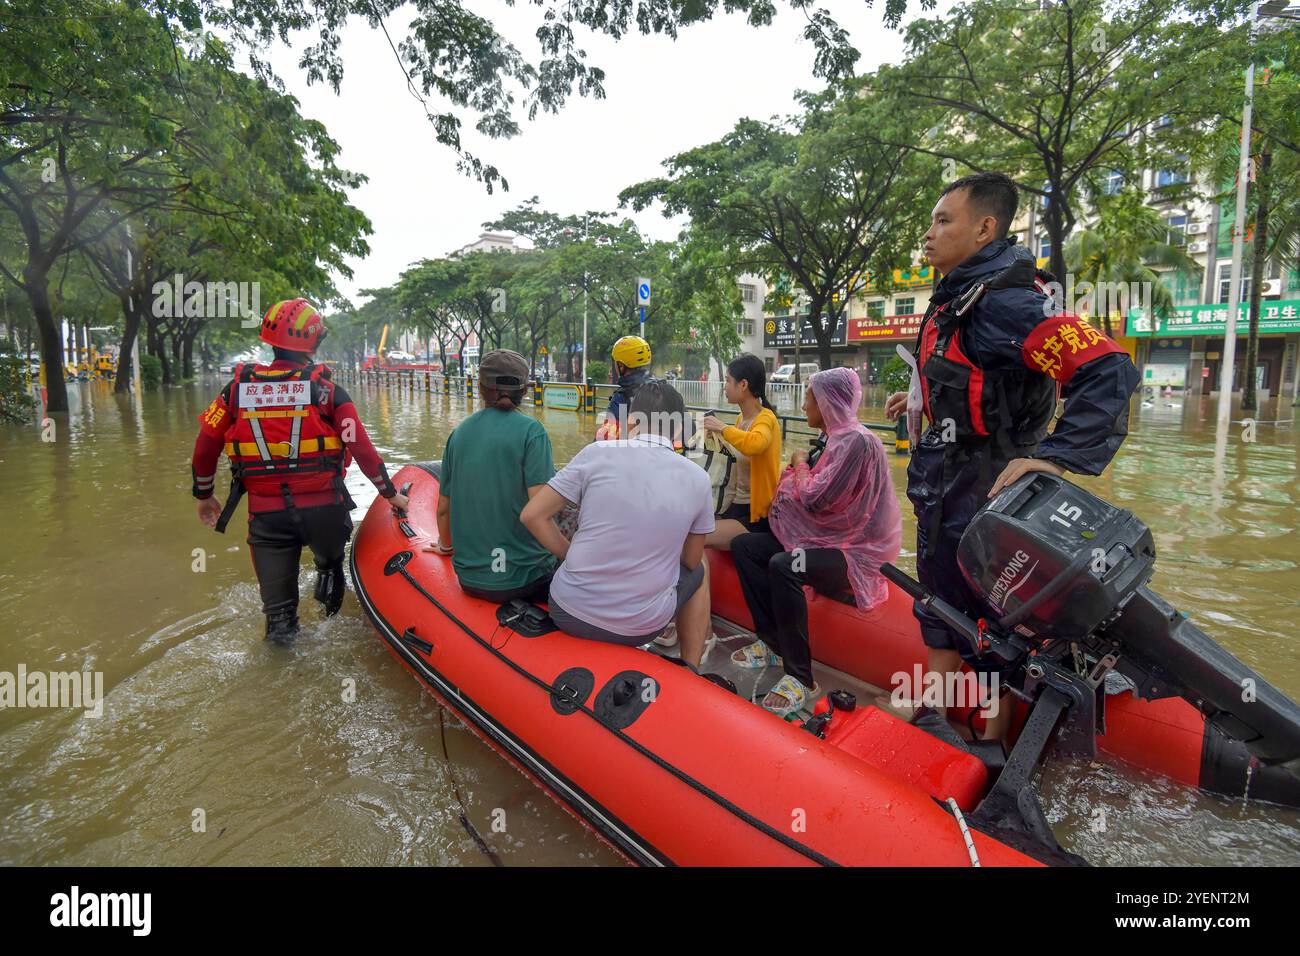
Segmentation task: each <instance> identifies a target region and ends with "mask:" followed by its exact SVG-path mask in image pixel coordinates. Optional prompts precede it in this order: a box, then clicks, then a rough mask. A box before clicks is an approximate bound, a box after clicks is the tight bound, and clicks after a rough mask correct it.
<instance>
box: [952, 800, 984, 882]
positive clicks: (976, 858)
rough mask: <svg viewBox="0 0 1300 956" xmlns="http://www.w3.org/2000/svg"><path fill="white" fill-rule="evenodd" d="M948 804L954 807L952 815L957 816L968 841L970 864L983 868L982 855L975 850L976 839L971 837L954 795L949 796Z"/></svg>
mask: <svg viewBox="0 0 1300 956" xmlns="http://www.w3.org/2000/svg"><path fill="white" fill-rule="evenodd" d="M948 806H950V807H952V815H953V816H954V817H956V818H957V826H958V828H959V829H960V830H961V838H962V839H963V840H965V841H966V853H967V854H968V855H969V856H970V865H971V866H979V867H981V868H982V864H981V863H980V855H979V853H977V852H976V850H975V841H974V839H972V838H971V835H970V828H969V827H967V826H966V818H965V817H964V816H962V813H961V807H959V806H957V801H956V800H955V799H953V798H952V797H949V798H948Z"/></svg>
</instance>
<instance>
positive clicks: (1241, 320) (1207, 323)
mask: <svg viewBox="0 0 1300 956" xmlns="http://www.w3.org/2000/svg"><path fill="white" fill-rule="evenodd" d="M1246 317H1247V311H1246V303H1244V302H1243V303H1242V304H1241V305H1240V306H1239V307H1238V308H1237V331H1238V332H1245V331H1246V328H1247V325H1246V321H1247V319H1246ZM1127 324H1128V334H1129V335H1148V336H1163V335H1222V334H1223V333H1224V332H1225V331H1226V330H1227V326H1228V307H1227V305H1183V306H1179V307H1178V308H1176V309H1174V310H1173V312H1171V313H1170V314H1169V315H1168V317H1165V318H1160V317H1157V319H1156V322H1155V328H1154V330H1153V329H1152V322H1151V316H1150V315H1148V314H1147V313H1146V310H1145V309H1129V310H1128V323H1127ZM1259 331H1260V332H1261V333H1268V332H1300V299H1283V300H1281V301H1279V300H1277V299H1265V300H1263V301H1262V302H1260V304H1259Z"/></svg>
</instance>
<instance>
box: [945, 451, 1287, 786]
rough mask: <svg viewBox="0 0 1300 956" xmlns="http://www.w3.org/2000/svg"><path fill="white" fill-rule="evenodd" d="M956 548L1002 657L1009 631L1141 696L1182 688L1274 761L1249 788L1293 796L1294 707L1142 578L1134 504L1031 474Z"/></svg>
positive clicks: (1146, 544) (984, 513)
mask: <svg viewBox="0 0 1300 956" xmlns="http://www.w3.org/2000/svg"><path fill="white" fill-rule="evenodd" d="M957 559H958V564H959V565H960V567H961V571H962V574H963V575H964V577H965V579H966V582H967V584H968V585H969V587H970V588H971V589H972V591H973V592H974V594H975V595H977V596H978V597H979V598H981V599H982V600H983V602H984V604H985V605H986V606H987V608H988V611H989V613H990V615H991V617H990V619H989V620H988V622H987V623H986V624H984V626H983V627H981V628H980V629H979V633H981V634H987V635H988V636H989V637H990V638H991V639H992V641H993V642H995V643H996V642H997V641H998V640H999V636H1000V637H1001V638H1002V640H1003V642H1004V647H1003V648H1002V651H1003V654H1002V656H1004V657H1009V656H1010V653H1009V652H1008V651H1007V650H1006V647H1005V643H1006V641H1007V640H1008V639H1009V641H1010V643H1011V645H1012V646H1013V648H1014V649H1021V650H1030V649H1032V650H1035V651H1036V652H1037V653H1038V654H1039V655H1043V656H1044V657H1045V658H1047V659H1051V658H1055V659H1056V660H1058V661H1061V662H1069V661H1071V660H1073V661H1075V662H1076V667H1077V664H1078V663H1084V662H1086V666H1085V669H1092V670H1093V673H1096V671H1097V669H1098V666H1099V665H1100V669H1101V670H1102V671H1105V670H1109V669H1111V668H1113V669H1114V670H1116V671H1118V672H1119V673H1120V674H1122V675H1124V676H1125V677H1127V678H1128V679H1129V681H1131V682H1132V683H1133V685H1134V686H1135V688H1136V693H1137V694H1138V695H1139V696H1141V697H1143V698H1146V699H1152V700H1153V699H1159V698H1163V697H1172V696H1182V697H1184V698H1185V699H1186V700H1188V701H1189V702H1191V703H1192V704H1193V705H1194V706H1196V707H1197V708H1198V709H1200V710H1201V712H1202V713H1204V714H1205V716H1206V718H1207V720H1208V721H1209V722H1210V723H1211V724H1212V725H1213V726H1214V727H1216V728H1218V730H1220V731H1222V733H1223V734H1225V735H1226V736H1227V737H1230V738H1232V739H1233V740H1235V741H1240V742H1241V743H1242V744H1244V745H1245V747H1246V748H1247V749H1248V750H1249V752H1250V754H1253V755H1254V756H1255V757H1256V758H1257V759H1258V761H1259V763H1261V764H1263V765H1264V768H1263V769H1269V768H1276V769H1273V770H1272V773H1270V774H1268V775H1267V777H1268V779H1265V778H1264V777H1261V778H1259V779H1257V780H1256V782H1255V784H1254V785H1253V786H1252V788H1251V789H1252V792H1253V793H1254V794H1255V795H1256V796H1258V797H1261V798H1263V799H1279V800H1280V801H1281V802H1286V803H1296V802H1297V796H1296V794H1297V792H1300V790H1298V788H1297V780H1296V779H1295V778H1296V777H1300V707H1298V706H1297V705H1296V703H1295V702H1294V701H1292V700H1291V699H1289V698H1288V697H1287V696H1286V695H1284V694H1282V693H1281V692H1280V691H1278V690H1277V689H1276V688H1274V687H1273V686H1272V685H1270V684H1269V683H1268V682H1267V681H1265V680H1264V679H1263V678H1262V677H1260V676H1259V675H1258V674H1257V673H1256V672H1255V671H1253V670H1252V669H1251V668H1249V667H1247V666H1246V665H1245V664H1243V663H1242V662H1241V661H1239V660H1237V658H1235V657H1234V656H1233V655H1231V654H1229V653H1228V652H1227V651H1226V650H1224V649H1223V648H1222V647H1220V646H1219V645H1218V644H1216V643H1215V642H1214V641H1213V640H1212V639H1211V638H1210V637H1209V636H1208V635H1207V634H1206V633H1205V632H1204V631H1202V630H1201V629H1200V628H1198V627H1197V626H1196V625H1194V624H1192V622H1191V621H1190V620H1188V618H1187V616H1186V615H1184V614H1182V613H1180V612H1178V611H1177V610H1175V609H1174V608H1173V607H1171V606H1170V605H1169V604H1168V603H1167V602H1166V601H1164V600H1163V599H1162V598H1161V597H1160V596H1159V595H1157V594H1155V593H1154V592H1152V591H1151V590H1150V589H1148V588H1147V587H1146V584H1147V582H1148V581H1149V580H1150V579H1151V575H1152V573H1153V571H1154V568H1155V544H1154V542H1153V540H1152V537H1151V531H1150V529H1148V528H1147V526H1146V525H1145V524H1144V523H1143V522H1142V521H1140V520H1139V519H1138V518H1137V517H1135V516H1134V515H1133V513H1132V512H1130V511H1127V510H1125V509H1122V508H1116V507H1114V506H1113V505H1111V504H1109V503H1107V502H1105V501H1103V500H1102V499H1100V498H1098V497H1096V496H1095V495H1092V494H1089V493H1088V492H1086V491H1084V490H1083V489H1082V488H1079V487H1077V486H1075V485H1072V484H1070V483H1069V482H1068V481H1065V480H1064V479H1062V478H1058V477H1056V476H1053V475H1047V474H1043V473H1034V474H1032V475H1027V476H1025V477H1024V478H1022V479H1020V480H1019V481H1017V482H1016V483H1015V484H1013V485H1012V486H1010V487H1009V488H1007V489H1005V490H1004V491H1002V492H1001V493H1000V494H999V495H998V496H997V497H996V498H994V499H993V500H992V501H990V502H989V503H988V505H986V506H985V507H984V508H983V509H982V510H981V511H980V512H979V513H978V514H977V515H976V516H975V518H974V519H973V520H972V521H971V523H970V525H969V527H968V528H967V529H966V532H965V534H963V536H962V539H961V542H960V544H959V546H958V553H957ZM1103 676H1104V674H1103ZM1223 743H1225V744H1227V743H1231V742H1230V741H1223ZM1207 746H1208V743H1207ZM1227 757H1228V759H1231V755H1227ZM1241 757H1242V758H1246V755H1245V754H1242V755H1241ZM1279 771H1286V772H1287V774H1284V775H1283V776H1282V777H1281V778H1279V777H1278V773H1279ZM1270 791H1271V793H1270Z"/></svg>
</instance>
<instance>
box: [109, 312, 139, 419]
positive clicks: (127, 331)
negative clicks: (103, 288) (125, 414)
mask: <svg viewBox="0 0 1300 956" xmlns="http://www.w3.org/2000/svg"><path fill="white" fill-rule="evenodd" d="M130 300H131V297H130V295H123V296H122V297H121V302H122V316H123V320H124V321H123V325H122V344H121V346H120V347H119V348H118V351H117V375H116V376H115V377H114V380H113V391H114V392H116V393H117V394H118V395H125V394H126V393H127V392H128V391H130V389H131V352H132V351H133V350H134V349H135V341H136V338H137V337H138V336H139V334H140V310H139V309H135V308H132V307H131V305H130Z"/></svg>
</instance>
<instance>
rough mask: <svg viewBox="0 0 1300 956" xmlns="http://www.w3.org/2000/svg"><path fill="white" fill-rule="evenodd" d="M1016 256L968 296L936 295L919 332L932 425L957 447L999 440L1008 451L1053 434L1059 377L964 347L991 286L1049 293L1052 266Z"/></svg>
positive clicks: (920, 362)
mask: <svg viewBox="0 0 1300 956" xmlns="http://www.w3.org/2000/svg"><path fill="white" fill-rule="evenodd" d="M1028 266H1029V263H1028V262H1024V263H1015V264H1013V265H1011V266H1009V267H1007V268H1006V269H1003V270H1002V271H1001V272H998V273H995V274H994V275H993V276H991V277H989V278H988V279H985V280H982V281H980V282H976V283H974V284H973V285H971V286H970V287H969V288H967V289H966V290H965V291H963V292H962V293H961V294H960V295H958V296H956V297H954V298H952V299H950V300H948V301H946V302H943V303H941V304H935V303H934V302H931V304H930V307H929V308H928V309H927V310H926V313H925V317H924V318H923V319H922V320H921V329H920V331H919V333H918V334H917V344H916V352H915V354H916V357H917V368H918V369H919V370H920V373H921V397H922V404H923V408H924V411H925V414H926V416H927V417H928V418H929V419H930V425H931V428H934V429H938V430H939V432H940V433H941V437H942V438H943V439H944V441H945V443H946V444H948V445H949V446H950V447H969V446H970V445H972V444H976V443H983V442H986V441H988V440H995V441H996V442H997V444H998V445H999V446H1001V447H1003V448H1004V449H1005V450H1006V452H1007V453H1008V454H1019V453H1020V451H1021V450H1022V449H1025V448H1031V447H1033V446H1035V445H1037V444H1038V442H1040V441H1042V439H1043V438H1044V437H1045V436H1046V435H1047V427H1048V425H1049V424H1050V422H1051V420H1052V412H1053V410H1054V409H1055V407H1056V398H1057V392H1058V388H1057V384H1056V383H1055V382H1054V381H1052V379H1050V378H1047V377H1044V376H1042V375H1037V374H1034V373H1033V372H1031V371H1030V370H1029V369H1024V370H1017V371H1015V372H1002V373H998V372H990V371H987V370H985V369H982V368H980V366H979V365H978V364H976V362H975V361H974V359H973V358H972V357H971V356H970V354H968V352H967V351H966V350H965V349H964V348H963V347H962V334H961V333H962V329H963V327H964V325H965V324H966V320H967V319H968V318H969V317H970V316H971V315H973V314H974V311H975V307H976V305H977V304H978V303H979V301H980V300H981V299H982V298H983V297H984V294H985V293H986V292H987V291H988V290H990V289H998V288H1008V287H1016V286H1029V285H1032V286H1033V287H1034V288H1036V289H1037V290H1038V291H1039V292H1044V293H1045V292H1046V288H1045V287H1046V283H1047V281H1048V280H1049V279H1050V276H1047V274H1046V273H1042V272H1039V271H1038V270H1032V271H1031V269H1030V268H1028Z"/></svg>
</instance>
